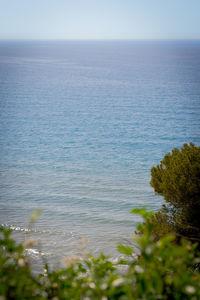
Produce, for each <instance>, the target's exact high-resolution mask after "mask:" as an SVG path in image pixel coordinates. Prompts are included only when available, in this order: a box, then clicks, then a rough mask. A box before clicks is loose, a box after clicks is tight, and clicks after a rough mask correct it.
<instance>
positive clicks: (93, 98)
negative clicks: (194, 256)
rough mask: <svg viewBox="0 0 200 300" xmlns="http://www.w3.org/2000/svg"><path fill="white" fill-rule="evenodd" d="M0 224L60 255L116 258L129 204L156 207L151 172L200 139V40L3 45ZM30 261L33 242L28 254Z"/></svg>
mask: <svg viewBox="0 0 200 300" xmlns="http://www.w3.org/2000/svg"><path fill="white" fill-rule="evenodd" d="M0 99H1V104H0V108H1V119H0V126H1V141H0V144H1V150H0V151H1V155H0V159H1V165H0V170H1V190H0V196H1V200H0V222H1V224H4V225H7V226H11V227H12V228H13V229H14V232H15V236H16V238H17V239H18V240H23V238H24V237H23V235H24V231H25V230H26V229H27V226H28V218H29V215H30V213H31V212H32V211H33V210H34V209H36V208H38V207H41V208H43V214H42V216H41V217H40V219H39V220H38V222H37V223H36V224H35V225H34V228H33V229H34V230H33V232H32V233H31V235H33V236H35V237H36V238H37V239H39V240H41V245H42V246H41V247H42V252H43V253H44V255H46V256H47V257H48V259H49V260H50V261H52V262H54V263H58V261H60V260H61V258H62V257H63V256H65V255H67V254H71V253H77V252H78V251H79V250H78V249H77V244H78V242H79V241H80V239H81V237H83V236H87V237H88V239H89V245H88V251H92V252H93V253H94V254H95V253H99V252H100V251H102V250H103V251H104V252H105V253H107V254H111V255H112V256H113V257H117V256H118V253H117V251H116V247H115V244H116V243H118V242H121V241H124V239H125V238H129V237H130V236H132V234H133V232H134V229H135V224H136V223H137V222H138V218H137V217H136V216H131V215H130V213H129V211H130V209H131V208H133V207H142V206H144V205H145V206H147V207H148V209H152V210H157V209H159V208H160V207H161V204H162V199H161V198H160V197H158V196H155V195H154V192H153V190H152V188H151V187H150V185H149V181H150V168H151V167H152V166H153V165H155V164H157V163H159V161H160V160H161V159H162V157H163V155H164V154H165V153H166V152H168V151H170V150H171V149H172V148H173V147H180V146H181V145H182V144H183V143H185V142H186V143H188V142H190V141H192V142H194V143H196V144H197V145H199V144H200V135H199V132H200V42H199V41H162V42H161V41H160V42H159V41H154V42H150V41H149V42H147V41H146V42H145V41H140V42H139V41H137V42H136V41H132V42H131V41H129V42H128V41H127V42H125V41H123V42H120V41H112V42H111V41H107V42H103V41H101V42H100V41H98V42H97V41H96V42H89V41H88V42H78V41H74V42H72V41H71V42H61V41H60V42H59V41H57V42H53V41H52V42H50V41H49V42H47V41H40V42H34V41H32V42H23V41H21V42H20V41H18V42H16V41H7V42H5V41H4V42H3V41H1V42H0ZM31 251H32V252H31V255H33V256H34V257H36V258H37V248H35V249H32V250H31Z"/></svg>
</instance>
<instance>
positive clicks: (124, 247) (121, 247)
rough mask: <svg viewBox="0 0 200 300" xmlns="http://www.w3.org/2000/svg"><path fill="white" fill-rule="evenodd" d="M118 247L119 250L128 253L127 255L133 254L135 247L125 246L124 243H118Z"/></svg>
mask: <svg viewBox="0 0 200 300" xmlns="http://www.w3.org/2000/svg"><path fill="white" fill-rule="evenodd" d="M117 249H118V250H119V252H121V253H123V254H126V255H131V254H132V253H133V249H132V248H131V247H129V246H124V245H121V244H119V245H117Z"/></svg>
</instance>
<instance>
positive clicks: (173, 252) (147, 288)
mask: <svg viewBox="0 0 200 300" xmlns="http://www.w3.org/2000/svg"><path fill="white" fill-rule="evenodd" d="M133 211H134V213H135V212H136V213H138V214H140V215H141V216H143V218H144V219H145V221H146V222H145V223H143V224H139V229H142V231H143V233H144V234H143V235H139V236H137V243H138V245H139V247H140V252H141V253H140V256H139V257H138V258H137V259H133V258H132V256H131V254H132V253H133V252H134V249H132V248H131V247H126V246H122V245H121V246H118V249H119V250H120V251H121V252H122V253H123V254H125V257H124V259H123V263H125V264H126V265H125V268H126V269H125V270H123V271H121V267H122V266H121V263H122V262H121V261H120V262H118V263H113V262H111V260H110V259H109V258H108V257H106V256H104V255H103V254H101V255H100V256H99V257H98V258H94V257H91V256H88V257H87V258H86V259H85V260H79V261H77V257H75V256H73V257H68V258H66V265H67V267H66V268H64V269H61V270H55V271H51V272H50V271H49V270H48V266H45V268H46V272H45V273H44V274H40V275H38V276H37V277H34V276H33V275H32V273H31V270H30V267H29V263H28V258H27V257H26V256H25V255H24V254H23V253H24V252H23V247H22V246H21V245H16V243H15V242H14V241H13V239H11V237H10V231H8V230H5V229H3V228H1V239H0V274H1V276H0V299H1V300H3V299H39V300H40V299H52V300H57V299H63V300H64V299H65V300H76V299H77V300H78V299H83V300H92V299H99V300H100V299H101V300H108V299H113V300H114V299H120V300H128V299H135V300H139V299H150V300H151V299H152V300H153V299H176V300H178V299H180V300H182V299H183V300H184V299H188V300H189V299H193V300H198V299H200V273H199V271H198V270H195V268H192V266H194V265H195V264H197V263H199V261H200V257H197V256H195V255H194V252H195V247H196V245H194V244H191V243H190V242H189V241H186V240H182V241H181V244H180V245H175V244H173V243H172V242H173V240H174V238H175V237H174V236H173V235H166V236H164V237H162V238H160V240H159V241H158V242H156V243H155V242H153V238H152V232H153V230H154V225H153V224H152V223H151V221H150V220H151V218H152V213H148V212H146V210H145V209H143V210H138V209H137V210H133Z"/></svg>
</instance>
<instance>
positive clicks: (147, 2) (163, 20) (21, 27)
mask: <svg viewBox="0 0 200 300" xmlns="http://www.w3.org/2000/svg"><path fill="white" fill-rule="evenodd" d="M187 38H189V39H200V0H0V39H187Z"/></svg>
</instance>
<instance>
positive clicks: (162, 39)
mask: <svg viewBox="0 0 200 300" xmlns="http://www.w3.org/2000/svg"><path fill="white" fill-rule="evenodd" d="M0 41H63V42H64V41H66V42H67V41H83V42H84V41H91V42H92V41H200V37H199V38H130V39H123V38H119V39H118V38H116V39H115V38H110V39H108V38H102V39H98V38H97V39H84V38H77V39H74V38H73V39H67V38H66V39H65V38H63V39H62V38H33V39H32V38H0Z"/></svg>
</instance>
